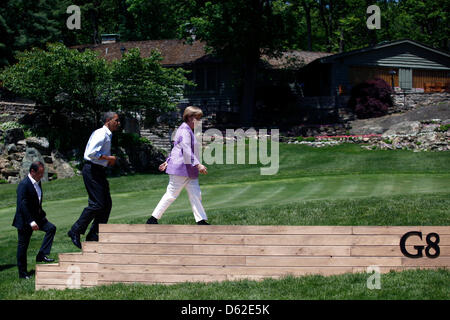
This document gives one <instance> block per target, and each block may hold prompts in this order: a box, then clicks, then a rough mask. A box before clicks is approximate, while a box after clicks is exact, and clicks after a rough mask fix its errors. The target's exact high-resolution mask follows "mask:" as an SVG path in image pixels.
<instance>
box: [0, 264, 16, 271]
mask: <svg viewBox="0 0 450 320" xmlns="http://www.w3.org/2000/svg"><path fill="white" fill-rule="evenodd" d="M15 266H16V265H15V264H4V265H0V272H1V271H3V270H8V269H11V268H14V267H15Z"/></svg>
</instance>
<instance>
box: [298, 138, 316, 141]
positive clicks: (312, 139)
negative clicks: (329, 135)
mask: <svg viewBox="0 0 450 320" xmlns="http://www.w3.org/2000/svg"><path fill="white" fill-rule="evenodd" d="M297 141H300V142H301V141H308V142H314V141H316V138H314V137H306V138H305V137H297Z"/></svg>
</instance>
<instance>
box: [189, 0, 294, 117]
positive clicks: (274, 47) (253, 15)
mask: <svg viewBox="0 0 450 320" xmlns="http://www.w3.org/2000/svg"><path fill="white" fill-rule="evenodd" d="M289 6H290V4H289V3H287V2H284V1H270V0H252V1H248V0H229V1H218V0H216V1H208V2H206V3H205V4H204V5H202V6H201V7H200V8H199V10H198V11H197V13H196V15H195V16H193V17H191V19H190V24H189V25H187V26H186V27H185V30H184V31H185V33H184V36H185V38H186V39H188V40H189V39H191V37H193V36H194V37H195V38H196V39H197V40H202V41H205V42H206V43H207V45H208V46H209V47H210V48H211V49H212V52H213V53H215V54H217V55H219V56H222V57H224V58H225V59H227V60H228V61H231V62H232V63H233V64H234V66H235V70H241V71H242V73H241V79H242V86H243V94H242V103H241V121H242V123H243V124H244V125H249V124H250V123H251V121H252V118H253V108H254V104H255V85H256V72H257V65H258V62H259V59H260V57H261V56H262V55H263V54H265V55H268V56H277V54H279V53H280V52H281V51H283V49H285V48H286V47H287V45H288V39H290V37H289V26H288V24H287V23H285V22H286V17H287V16H288V15H289V14H290V11H289V8H288V7H289Z"/></svg>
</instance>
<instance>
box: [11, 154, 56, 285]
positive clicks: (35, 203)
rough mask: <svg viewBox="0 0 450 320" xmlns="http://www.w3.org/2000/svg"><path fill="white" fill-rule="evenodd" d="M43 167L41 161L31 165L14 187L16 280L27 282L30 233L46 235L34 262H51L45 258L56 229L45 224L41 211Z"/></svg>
mask: <svg viewBox="0 0 450 320" xmlns="http://www.w3.org/2000/svg"><path fill="white" fill-rule="evenodd" d="M44 170H45V168H44V164H43V163H42V162H40V161H36V162H33V163H32V164H31V166H30V171H29V174H28V176H27V177H25V179H23V180H22V181H21V182H20V183H19V186H18V187H17V208H16V215H15V216H14V221H13V226H14V227H16V228H17V232H18V245H17V267H18V269H19V278H24V279H29V278H30V275H29V274H28V272H27V249H28V245H29V243H30V239H31V235H32V234H33V231H36V230H41V231H44V232H45V237H44V240H43V241H42V245H41V248H40V249H39V253H38V254H37V256H36V262H53V261H54V260H53V259H50V258H49V257H48V255H49V254H50V250H51V248H52V244H53V239H54V237H55V233H56V227H55V226H54V225H53V224H52V223H51V222H49V221H48V220H47V218H46V213H45V211H44V210H43V209H42V185H41V179H42V177H43V176H44Z"/></svg>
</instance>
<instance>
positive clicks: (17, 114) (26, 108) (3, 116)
mask: <svg viewBox="0 0 450 320" xmlns="http://www.w3.org/2000/svg"><path fill="white" fill-rule="evenodd" d="M35 106H36V103H19V102H5V101H0V123H3V122H8V121H18V120H19V119H21V118H22V117H24V116H25V115H27V114H31V113H33V112H35Z"/></svg>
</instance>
